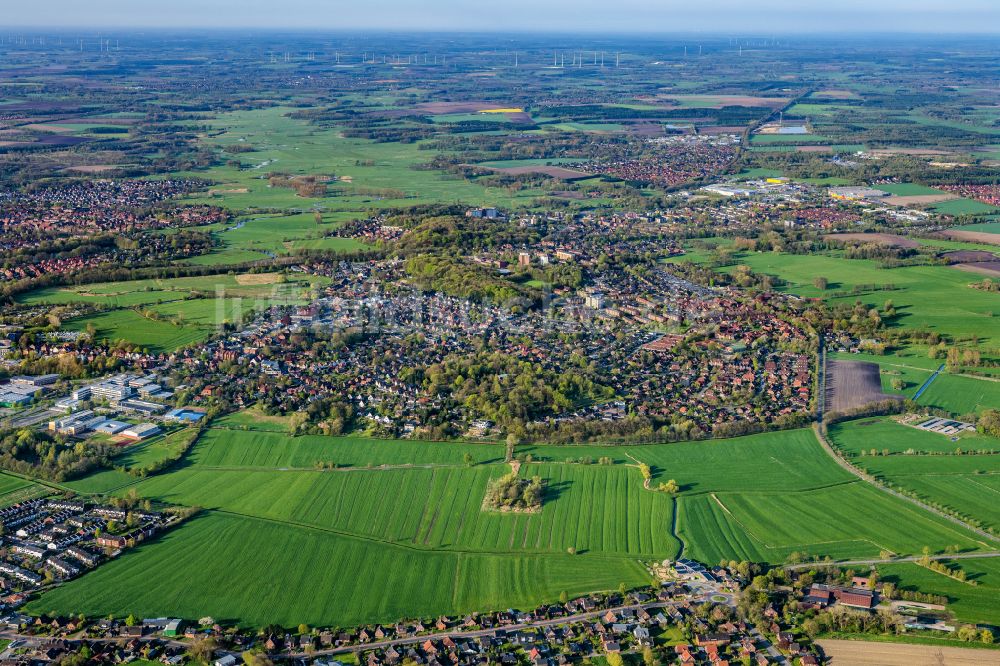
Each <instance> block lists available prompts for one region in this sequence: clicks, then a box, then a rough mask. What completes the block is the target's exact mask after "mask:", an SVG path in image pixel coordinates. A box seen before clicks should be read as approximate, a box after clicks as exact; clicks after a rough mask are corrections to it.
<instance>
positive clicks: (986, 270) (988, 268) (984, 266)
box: [952, 261, 1000, 277]
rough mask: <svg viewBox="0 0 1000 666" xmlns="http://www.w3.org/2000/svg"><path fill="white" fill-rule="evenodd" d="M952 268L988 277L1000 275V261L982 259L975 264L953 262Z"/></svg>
mask: <svg viewBox="0 0 1000 666" xmlns="http://www.w3.org/2000/svg"><path fill="white" fill-rule="evenodd" d="M952 268H957V269H958V270H960V271H967V272H969V273H979V274H980V275H986V276H988V277H997V276H1000V261H980V262H976V263H973V264H953V265H952Z"/></svg>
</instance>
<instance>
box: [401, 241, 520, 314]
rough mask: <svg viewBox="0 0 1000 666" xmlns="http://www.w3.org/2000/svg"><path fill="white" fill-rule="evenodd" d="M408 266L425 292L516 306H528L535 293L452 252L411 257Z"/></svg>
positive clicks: (409, 271) (407, 271) (406, 266)
mask: <svg viewBox="0 0 1000 666" xmlns="http://www.w3.org/2000/svg"><path fill="white" fill-rule="evenodd" d="M403 266H404V269H405V270H406V273H407V275H409V276H410V277H411V278H412V279H413V282H414V284H415V285H416V286H417V287H418V288H420V289H422V290H424V291H436V292H440V293H443V294H447V295H449V296H456V297H458V298H468V299H469V300H472V301H485V300H489V301H492V302H494V303H497V304H501V305H506V306H508V307H510V308H512V309H518V308H527V307H530V306H531V305H532V303H533V297H534V294H532V292H531V291H530V290H528V289H526V288H524V287H521V286H519V285H515V284H514V283H513V282H510V281H509V280H505V279H502V278H500V277H498V276H497V275H495V274H494V273H492V272H491V271H488V270H487V269H485V268H481V267H479V266H476V265H474V264H469V263H467V262H464V261H462V260H461V259H459V258H458V257H454V256H449V255H430V254H424V255H419V256H415V257H411V258H409V259H407V260H406V261H405V262H404V264H403Z"/></svg>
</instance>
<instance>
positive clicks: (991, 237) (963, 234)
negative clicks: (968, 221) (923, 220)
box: [937, 229, 1000, 245]
mask: <svg viewBox="0 0 1000 666" xmlns="http://www.w3.org/2000/svg"><path fill="white" fill-rule="evenodd" d="M937 235H938V236H940V237H941V238H949V239H951V240H959V241H971V242H973V243H986V244H987V245H1000V234H991V233H990V232H988V231H962V230H959V229H945V230H944V231H939V232H938V233H937Z"/></svg>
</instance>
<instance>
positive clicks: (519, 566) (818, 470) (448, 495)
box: [32, 413, 980, 624]
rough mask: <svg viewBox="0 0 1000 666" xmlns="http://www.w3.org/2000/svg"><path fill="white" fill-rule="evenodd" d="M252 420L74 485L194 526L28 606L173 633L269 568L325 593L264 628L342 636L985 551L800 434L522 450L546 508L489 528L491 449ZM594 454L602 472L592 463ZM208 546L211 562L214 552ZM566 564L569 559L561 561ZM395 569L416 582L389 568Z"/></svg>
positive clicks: (496, 468)
mask: <svg viewBox="0 0 1000 666" xmlns="http://www.w3.org/2000/svg"><path fill="white" fill-rule="evenodd" d="M252 418H253V417H252V413H250V414H243V415H237V416H230V417H228V419H226V420H223V421H222V422H221V425H225V426H227V427H213V428H211V429H209V430H208V431H207V432H206V433H205V434H204V435H203V437H202V438H201V440H199V442H197V443H196V444H195V446H194V448H193V450H192V451H191V452H190V453H189V454H188V455H189V458H188V459H187V463H186V464H185V465H183V466H181V467H178V468H175V469H174V470H172V471H169V472H168V473H165V474H161V475H158V476H154V477H150V478H148V479H145V480H137V479H134V478H131V477H128V475H122V474H121V473H110V472H102V473H100V474H97V475H94V476H93V477H89V478H88V479H83V480H81V481H78V482H74V483H73V484H71V485H72V486H73V487H76V488H78V489H80V490H81V491H88V490H89V491H91V492H93V491H96V490H105V491H111V492H125V491H126V490H128V491H132V490H135V491H136V492H137V493H138V495H139V496H140V497H145V498H150V499H154V500H161V501H164V502H170V503H178V504H184V505H194V506H201V507H204V508H205V513H204V515H203V516H202V517H200V518H197V519H195V520H194V521H193V522H192V523H191V524H189V525H185V526H182V527H180V528H179V529H177V530H175V531H174V532H172V533H170V534H168V535H166V536H164V537H163V538H161V539H159V540H158V541H157V542H154V543H150V544H145V545H143V546H142V547H141V548H140V549H139V550H138V551H137V552H135V553H130V554H128V555H126V556H125V557H123V558H121V559H120V560H119V561H116V562H115V563H113V564H111V565H109V566H108V567H103V568H102V569H100V570H99V571H97V572H95V573H92V574H88V575H87V576H85V577H83V578H82V579H80V580H78V581H74V582H72V583H70V584H68V585H66V586H63V587H61V588H59V589H58V590H54V591H52V592H49V593H47V594H46V595H44V596H43V597H42V598H41V599H40V600H39V601H38V602H36V603H35V604H34V605H33V606H32V608H35V609H39V610H41V609H57V610H58V609H68V608H71V607H72V608H74V609H75V610H76V612H79V610H83V611H85V612H95V613H98V614H102V615H103V614H107V613H111V612H115V613H122V612H141V613H146V614H148V613H152V612H154V609H155V611H156V612H157V613H169V614H175V615H182V616H183V615H186V614H190V613H192V612H193V609H194V608H198V609H200V611H199V612H212V613H214V614H215V615H216V616H222V617H232V618H235V619H239V620H240V621H242V622H247V623H254V622H258V621H260V619H261V618H262V614H263V612H264V611H263V609H265V608H267V607H268V602H267V593H263V594H262V593H260V592H259V591H253V592H251V591H250V590H249V589H248V588H252V587H253V586H247V585H245V584H242V581H245V580H254V579H256V578H254V577H255V576H257V575H258V574H259V573H260V572H261V571H266V570H268V568H272V569H273V567H278V568H279V569H280V570H282V571H291V572H296V571H297V572H301V573H300V574H296V575H295V576H289V577H288V578H289V581H290V582H289V583H288V584H291V585H293V586H295V585H299V584H300V583H298V582H295V581H299V580H305V579H310V580H311V582H310V585H311V586H313V587H311V589H316V588H315V586H316V585H320V584H322V585H323V586H324V587H323V588H322V589H324V590H327V589H329V590H330V592H329V593H325V594H324V595H322V598H321V599H320V598H317V597H315V596H314V595H310V594H308V593H307V591H306V590H305V589H303V590H302V591H301V592H295V593H294V594H292V593H289V598H294V599H297V600H299V601H297V602H296V603H295V604H292V605H286V606H287V607H285V608H282V609H281V610H282V613H284V614H283V615H282V616H281V617H280V618H275V621H280V622H285V623H298V622H301V621H306V622H309V623H314V624H318V623H323V622H325V623H335V624H350V623H354V622H361V621H379V620H388V619H395V618H396V617H399V616H412V615H416V614H434V613H443V612H448V613H455V612H463V611H464V610H467V609H471V608H473V607H476V608H479V609H480V610H482V609H483V608H494V607H498V606H499V607H508V606H512V605H514V606H518V605H521V604H524V603H535V602H536V601H539V600H542V599H551V598H552V597H553V595H556V594H558V592H560V591H562V590H564V589H567V590H569V592H570V593H571V594H572V593H573V592H574V591H584V590H587V589H601V588H608V587H615V586H616V585H617V584H618V583H619V582H626V583H628V584H631V583H633V582H642V581H643V579H644V576H645V574H644V573H643V570H642V568H641V567H640V566H639V565H638V562H639V561H641V560H649V559H663V558H664V557H673V556H676V555H677V553H679V552H683V553H684V554H685V555H687V556H690V557H696V558H699V559H703V560H704V561H707V562H714V561H718V560H719V559H720V558H722V557H726V558H742V557H748V558H752V559H756V560H761V561H772V562H781V561H783V560H784V559H785V558H786V557H787V556H788V554H789V553H791V552H792V551H799V552H808V553H810V554H814V555H820V556H822V555H830V556H831V557H860V556H868V555H877V553H878V551H879V550H880V549H882V548H889V549H891V550H893V551H894V552H899V553H916V552H919V551H920V549H921V548H922V547H923V546H925V545H927V546H929V547H931V548H932V549H934V550H935V551H937V550H941V549H943V548H945V547H946V546H949V545H957V546H958V547H959V548H960V549H962V550H974V549H977V548H979V547H980V544H978V543H977V542H976V541H975V540H974V539H972V538H970V537H969V536H968V535H966V534H964V533H963V532H962V531H961V530H960V529H958V528H956V527H954V526H952V525H951V524H948V523H945V522H944V521H941V520H939V519H937V518H935V517H933V516H931V515H929V514H927V515H925V514H923V513H922V512H920V511H919V510H917V509H911V508H910V507H909V506H907V505H905V503H902V502H900V501H898V500H895V499H894V498H891V497H888V496H886V495H884V494H883V493H880V492H878V491H876V490H874V489H872V488H870V487H869V486H867V485H865V484H863V483H861V482H859V481H856V480H855V479H854V477H853V476H851V475H850V474H848V473H847V472H845V471H844V470H842V469H840V468H839V467H838V466H837V465H836V464H835V463H834V462H833V461H832V460H831V459H830V458H829V457H828V456H827V455H826V454H825V453H824V452H823V450H822V448H821V447H820V446H819V443H818V441H817V440H816V439H815V436H814V434H813V433H812V431H811V430H808V429H804V430H796V431H787V432H780V433H773V434H763V435H754V436H750V437H742V438H737V439H731V440H717V441H710V442H688V443H677V444H664V445H645V446H631V447H605V446H530V447H528V446H526V447H520V448H519V449H518V453H519V454H523V455H529V454H530V455H531V458H532V460H533V462H529V463H526V464H525V465H524V466H523V467H522V472H521V473H522V474H524V475H538V476H540V477H541V478H543V479H544V480H545V483H546V499H545V501H544V504H543V507H542V510H541V511H540V512H538V513H513V514H497V513H490V512H484V511H483V510H482V508H481V503H482V498H483V496H484V493H485V488H486V483H487V482H488V481H489V480H490V479H491V478H496V477H498V476H500V475H501V474H504V473H505V472H506V471H507V470H508V467H507V465H505V464H504V463H503V462H502V457H503V447H502V446H500V445H493V444H470V443H460V442H446V443H440V442H419V441H407V440H404V441H386V440H375V439H368V438H363V437H320V436H302V437H294V438H292V437H289V436H287V435H285V434H282V433H281V432H280V431H273V432H269V431H267V430H261V429H251V428H250V426H249V425H248V422H250V421H251V420H252ZM218 425H219V424H217V426H218ZM280 426H281V424H276V425H275V426H274V427H280ZM466 454H468V455H469V457H471V461H468V459H467V458H466ZM601 457H608V458H610V459H611V464H609V465H604V464H597V462H596V461H597V460H598V459H599V458H601ZM581 458H591V459H592V461H593V462H591V463H590V464H585V463H581V462H579V460H580V459H581ZM570 461H572V462H570ZM636 461H642V462H645V463H647V464H649V465H650V466H651V468H652V470H653V474H654V479H653V481H654V484H655V483H658V482H659V481H664V480H666V479H668V478H673V479H676V480H677V481H678V483H679V484H680V486H681V494H680V496H679V497H678V498H677V499H674V498H672V497H671V496H670V495H666V494H663V493H657V492H653V491H648V490H645V489H644V488H643V486H642V477H641V475H640V474H639V470H638V469H637V462H636ZM469 462H471V464H469ZM317 463H325V466H324V467H325V468H324V469H318V468H317V467H318V466H317ZM332 463H336V464H337V465H338V467H337V468H335V469H334V468H331V464H332ZM387 497H399V498H408V499H407V500H406V501H388V502H387V501H385V499H386V498H387ZM675 503H676V515H677V519H676V520H677V522H676V524H675V523H674V513H675V506H674V505H675ZM879 514H882V515H893V516H903V517H904V518H905V520H899V521H896V522H892V524H891V525H898V527H893V526H888V527H887V526H886V525H880V524H876V523H873V522H871V521H870V520H869V518H870V516H872V515H879ZM244 532H246V534H250V535H251V536H250V537H249V538H250V539H252V543H253V544H254V547H253V548H247V547H246V544H247V538H248V537H247V536H246V534H244ZM675 534H676V535H677V536H676V537H675V536H674V535H675ZM213 535H214V536H213ZM209 539H216V540H217V541H216V542H217V543H218V544H220V545H219V546H218V547H217V548H209V547H207V545H206V544H207V542H208V540H209ZM682 548H683V551H682ZM570 549H574V550H575V552H576V553H577V554H576V555H572V556H571V555H568V554H567V552H568V551H569V550H570ZM330 553H333V554H334V555H330ZM401 553H405V557H406V558H407V561H408V562H411V561H412V562H413V563H414V566H412V567H407V568H398V567H392V566H391V565H390V564H389V562H392V561H394V560H395V559H398V558H399V557H401ZM334 556H335V557H337V558H343V559H337V560H334V561H338V562H341V563H343V562H359V563H361V562H363V563H364V564H358V565H357V568H355V565H353V564H351V565H342V566H340V567H338V570H343V567H344V566H347V568H348V569H350V570H352V571H355V570H356V571H368V570H369V568H371V570H372V571H380V570H382V569H383V568H387V569H391V572H390V573H388V575H385V572H383V575H374V574H373V575H372V576H371V577H367V576H352V577H343V576H337V575H336V573H335V572H331V573H329V574H328V573H326V572H327V571H328V569H327V568H326V567H325V566H324V565H323V564H320V562H322V563H326V562H329V561H331V557H334ZM168 562H169V563H170V568H171V571H172V572H173V574H174V575H172V576H170V577H163V578H158V579H157V582H155V583H154V584H152V585H148V584H147V585H144V586H143V588H142V590H141V591H140V592H138V593H131V592H130V593H129V594H125V593H124V591H125V590H131V588H132V586H134V585H135V584H136V581H137V580H138V579H139V578H141V577H143V575H144V572H146V573H147V574H148V570H149V568H150V567H152V568H157V567H159V566H163V565H165V563H168ZM306 572H312V574H311V575H307V574H306ZM415 572H424V573H422V574H420V573H415ZM487 573H488V574H490V575H485V574H487ZM493 574H496V575H493ZM246 576H249V578H246ZM526 577H529V578H526ZM361 578H365V580H366V582H365V585H366V590H368V591H369V594H353V593H352V591H351V589H349V586H350V585H354V584H355V583H354V582H349V581H355V580H356V579H361ZM293 579H294V580H293ZM176 580H184V581H185V585H184V586H178V585H176V584H175V583H173V582H171V581H176ZM317 581H319V582H317ZM444 581H447V582H444ZM302 584H304V583H302ZM394 591H395V592H396V594H394ZM286 592H287V590H286ZM397 594H398V595H399V596H397Z"/></svg>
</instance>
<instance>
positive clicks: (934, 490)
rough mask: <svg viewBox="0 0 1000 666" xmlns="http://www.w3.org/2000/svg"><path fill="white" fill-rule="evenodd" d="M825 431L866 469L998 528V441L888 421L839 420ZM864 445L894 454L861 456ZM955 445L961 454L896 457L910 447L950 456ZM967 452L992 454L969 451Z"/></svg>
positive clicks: (910, 448)
mask: <svg viewBox="0 0 1000 666" xmlns="http://www.w3.org/2000/svg"><path fill="white" fill-rule="evenodd" d="M829 433H830V438H831V440H832V441H833V442H834V444H835V445H836V446H837V447H838V448H840V449H841V450H842V451H844V452H845V453H847V454H848V455H849V456H851V457H852V458H853V461H854V463H855V464H857V465H859V466H861V467H863V468H864V469H866V470H867V471H868V472H869V473H871V474H874V475H875V476H877V477H879V478H882V479H884V480H885V481H888V482H889V483H892V484H894V485H896V486H899V487H901V488H904V489H905V490H907V491H910V492H912V493H915V494H916V495H917V496H919V497H920V498H921V499H923V500H925V501H927V502H930V503H932V504H935V505H939V506H942V507H944V508H947V509H948V510H950V511H954V512H957V513H959V514H960V515H962V516H966V517H969V518H970V519H972V520H974V521H976V522H978V523H979V524H981V525H982V526H984V527H991V528H994V529H997V528H1000V510H998V507H1000V440H997V439H996V438H994V437H988V436H986V435H980V434H967V435H963V436H962V437H960V438H959V439H958V441H955V442H953V441H951V438H949V437H946V436H944V435H939V434H937V433H932V432H926V431H922V430H917V429H916V428H911V427H909V426H905V425H902V424H899V423H895V422H893V421H892V420H891V419H864V420H860V421H850V422H847V423H841V424H837V425H835V426H832V427H831V428H830V431H829ZM870 449H875V450H876V451H877V452H879V453H881V452H882V451H883V450H888V451H889V453H890V454H896V455H889V456H882V455H877V456H871V455H865V452H868V451H869V450H870ZM958 449H960V450H961V451H963V452H964V453H965V454H964V455H900V454H905V452H907V451H911V450H912V451H913V452H915V453H932V454H951V453H954V452H956V450H958ZM972 451H992V452H994V453H992V454H986V455H971V454H970V453H969V452H972Z"/></svg>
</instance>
